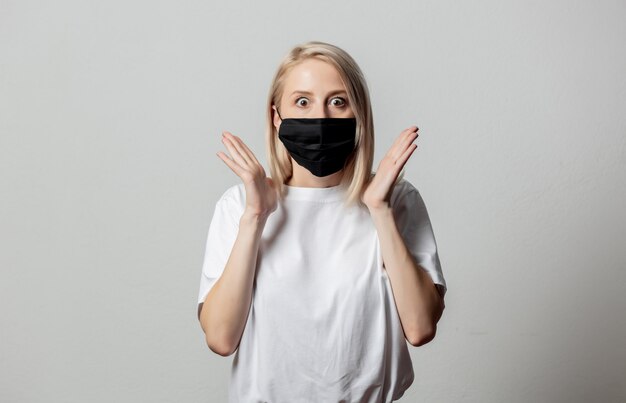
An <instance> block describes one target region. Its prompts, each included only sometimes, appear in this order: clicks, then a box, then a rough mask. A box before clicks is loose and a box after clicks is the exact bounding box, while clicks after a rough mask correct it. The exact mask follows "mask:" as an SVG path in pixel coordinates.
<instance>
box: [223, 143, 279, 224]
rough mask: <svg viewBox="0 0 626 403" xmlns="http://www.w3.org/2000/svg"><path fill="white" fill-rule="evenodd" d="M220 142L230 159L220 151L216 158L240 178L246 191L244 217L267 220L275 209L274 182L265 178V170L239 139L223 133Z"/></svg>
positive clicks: (275, 193) (275, 192)
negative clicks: (228, 153)
mask: <svg viewBox="0 0 626 403" xmlns="http://www.w3.org/2000/svg"><path fill="white" fill-rule="evenodd" d="M222 142H223V143H224V145H225V146H226V148H228V151H229V152H230V154H231V155H232V159H231V158H229V157H228V156H227V155H226V154H225V153H224V152H222V151H220V152H218V153H217V156H218V157H220V159H221V160H222V161H224V163H225V164H226V165H227V166H228V167H229V168H230V169H231V170H232V171H233V172H234V173H235V174H237V176H239V177H240V178H241V181H242V182H243V184H244V187H245V189H246V208H245V211H244V215H249V216H251V217H260V218H267V217H268V216H269V215H270V214H271V213H272V212H274V210H276V207H277V191H276V186H275V184H274V181H273V180H272V178H269V177H266V176H265V169H263V166H262V165H261V164H260V163H259V161H258V160H257V159H256V157H255V156H254V154H253V153H252V151H250V149H249V148H248V146H246V145H245V144H244V142H243V141H242V140H241V139H240V138H239V137H237V136H235V135H234V134H232V133H230V132H223V133H222Z"/></svg>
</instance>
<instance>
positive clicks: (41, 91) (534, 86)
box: [0, 0, 626, 403]
mask: <svg viewBox="0 0 626 403" xmlns="http://www.w3.org/2000/svg"><path fill="white" fill-rule="evenodd" d="M381 3H382V2H381ZM625 17H626V3H624V2H623V1H613V2H612V1H598V2H591V1H589V2H569V1H552V2H539V1H535V2H503V1H483V2H472V3H468V2H434V1H433V2H427V3H426V2H414V1H397V2H388V3H386V4H385V5H384V6H383V5H382V4H380V5H378V4H377V5H374V4H370V5H366V4H364V3H363V2H356V1H352V2H331V1H316V2H308V3H306V4H305V3H302V2H290V1H282V2H279V1H272V2H269V1H268V2H256V3H252V2H250V3H246V4H243V3H241V4H237V3H235V2H221V3H217V2H207V1H187V2H174V1H170V2H166V1H138V0H131V1H106V2H84V1H70V0H63V1H56V2H43V1H40V2H35V1H19V2H18V1H2V2H0V131H1V136H0V189H1V191H2V197H1V198H0V243H1V245H2V247H1V248H0V268H1V269H0V270H1V271H0V273H1V274H0V275H1V279H0V320H1V322H0V323H1V330H0V335H1V343H0V362H1V365H0V401H3V402H5V401H6V402H148V401H150V402H209V401H210V402H224V401H226V393H227V381H228V378H229V369H230V364H231V361H232V357H233V356H231V357H229V358H224V357H221V356H218V355H215V354H214V353H212V352H211V351H210V350H209V349H208V348H207V347H206V345H205V344H204V339H203V334H202V330H201V328H200V326H199V323H198V321H197V318H196V298H197V292H198V286H199V276H200V270H201V263H202V258H203V252H204V249H203V248H204V242H205V239H206V231H207V230H208V224H209V221H210V218H211V215H212V212H213V206H214V203H215V201H216V200H217V198H218V197H219V195H221V193H222V192H223V191H224V190H225V189H226V187H227V186H230V185H232V184H235V183H237V182H238V180H239V178H238V177H237V176H236V175H234V174H233V173H232V172H231V171H230V170H229V169H228V167H226V165H224V163H223V162H222V161H221V160H220V159H219V158H218V157H217V156H216V155H215V153H216V152H217V151H218V150H223V149H224V147H223V145H222V143H221V141H220V137H221V131H222V130H229V131H231V132H233V133H235V134H236V135H239V136H240V137H242V138H243V139H244V140H245V141H246V142H247V144H248V145H250V146H251V147H252V149H253V150H254V151H255V152H256V154H257V156H258V157H259V159H260V160H261V161H262V162H263V163H264V165H265V166H266V167H267V164H266V161H267V160H266V156H265V153H264V152H265V150H264V145H263V131H262V129H263V123H264V107H265V101H266V96H267V90H268V87H269V83H270V80H271V77H272V75H273V73H274V71H275V68H276V67H277V65H278V62H279V60H280V58H281V57H282V56H283V55H284V54H285V53H286V52H287V51H288V50H289V49H290V48H291V47H292V46H293V45H295V44H297V43H300V42H304V41H307V40H323V41H328V42H331V43H334V44H336V45H338V46H340V47H343V48H344V49H345V50H347V51H348V52H349V53H351V54H352V55H353V57H354V58H355V59H356V60H357V62H358V63H359V64H360V66H361V68H362V69H363V70H364V72H365V74H366V77H367V79H368V82H369V85H370V90H371V95H372V98H373V107H374V114H375V116H374V119H375V124H376V130H377V150H376V155H377V158H376V164H377V163H378V161H379V160H380V157H381V156H382V155H383V154H384V153H385V152H386V150H387V148H388V147H389V146H390V145H391V142H392V139H394V138H395V137H396V136H397V135H398V134H399V132H400V131H401V130H402V129H403V128H405V127H408V126H409V125H411V124H416V125H418V126H419V127H420V137H419V139H418V140H417V144H418V145H419V148H418V149H417V150H416V152H415V153H414V154H413V156H412V157H411V159H410V160H409V162H408V164H407V168H406V177H407V178H408V179H409V180H411V181H412V182H413V183H414V184H415V185H416V186H417V187H418V189H419V190H420V192H421V194H422V196H423V197H424V200H425V202H426V204H427V206H428V209H429V213H430V216H431V220H432V222H433V227H434V231H435V235H436V237H437V241H438V245H439V251H440V257H441V262H442V267H443V270H444V274H445V275H446V280H447V282H448V287H449V290H448V294H447V296H446V303H447V308H446V311H445V313H444V316H443V318H442V319H441V321H440V322H439V328H438V334H437V337H436V339H435V340H434V341H432V342H431V343H430V344H427V345H425V346H423V347H419V348H414V347H411V353H412V357H413V360H414V366H415V372H416V380H415V383H414V384H413V386H412V387H411V389H409V391H408V392H407V393H406V394H405V397H404V398H403V399H402V401H406V402H568V403H569V402H590V401H594V402H595V401H597V402H618V401H619V402H623V401H626V382H625V380H626V378H625V376H624V374H626V343H625V340H626V315H625V314H624V311H625V309H626V275H625V274H624V270H625V269H626V264H625V263H626V248H625V245H626V234H625V232H626V213H624V210H623V208H624V205H625V201H626V200H625V199H626V189H625V183H626V175H625V172H626V169H625V165H626V149H625V147H626V141H625V135H626V119H625V116H626V113H625V112H626V73H625V72H626V46H624V39H625V38H626V24H624V21H625V20H626V18H625Z"/></svg>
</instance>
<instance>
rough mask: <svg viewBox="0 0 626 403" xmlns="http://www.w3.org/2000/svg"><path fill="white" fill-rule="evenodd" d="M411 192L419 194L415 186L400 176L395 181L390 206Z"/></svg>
mask: <svg viewBox="0 0 626 403" xmlns="http://www.w3.org/2000/svg"><path fill="white" fill-rule="evenodd" d="M412 192H415V195H419V192H418V191H417V188H416V187H415V186H414V185H413V184H412V183H411V182H409V181H408V180H407V179H405V178H401V179H400V180H399V181H397V182H396V183H395V185H394V188H393V191H392V192H391V199H390V200H389V202H390V204H391V205H392V206H395V205H397V204H398V203H399V202H401V201H402V200H403V199H404V198H405V197H406V196H407V195H409V194H411V193H412Z"/></svg>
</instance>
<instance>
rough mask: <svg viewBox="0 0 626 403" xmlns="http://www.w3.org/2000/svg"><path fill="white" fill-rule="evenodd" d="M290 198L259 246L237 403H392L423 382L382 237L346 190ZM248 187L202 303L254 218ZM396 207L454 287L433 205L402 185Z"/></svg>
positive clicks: (425, 259) (304, 191)
mask: <svg viewBox="0 0 626 403" xmlns="http://www.w3.org/2000/svg"><path fill="white" fill-rule="evenodd" d="M282 186H285V187H286V188H287V190H288V191H287V194H286V197H285V199H284V200H283V201H280V200H279V202H278V207H277V209H276V210H275V211H274V212H273V213H272V214H271V215H270V216H269V217H268V219H267V221H266V224H265V227H264V230H263V234H262V237H261V242H260V246H259V252H258V258H257V268H256V279H255V282H254V286H253V296H252V305H251V307H250V312H249V315H248V318H247V323H246V326H245V329H244V331H243V334H242V337H241V341H240V344H239V347H238V349H237V351H236V352H235V357H234V360H233V364H232V370H231V378H230V385H229V400H230V402H272V403H282V402H289V403H296V402H391V401H394V400H397V399H399V398H400V397H401V396H402V395H403V394H404V391H405V390H406V389H407V388H408V387H409V386H410V385H411V384H412V383H413V379H414V373H413V366H412V362H411V357H410V355H409V351H408V346H407V340H406V338H405V336H404V332H403V330H402V325H401V322H400V318H399V316H398V312H397V309H396V305H395V301H394V298H393V293H392V288H391V282H390V279H389V277H388V276H387V272H386V270H385V269H384V267H383V263H382V255H381V250H380V245H379V241H378V235H377V232H376V227H375V226H374V223H373V221H372V219H371V216H370V214H369V211H368V210H367V208H365V207H357V206H353V207H350V208H346V207H344V206H343V205H342V200H341V198H342V197H343V194H342V192H343V188H342V187H341V185H338V186H334V187H329V188H308V187H294V186H288V185H282ZM245 200H246V194H245V188H244V185H243V184H242V183H240V184H237V185H234V186H232V187H230V188H228V189H227V190H226V191H225V192H224V194H223V195H222V196H221V198H220V199H219V200H218V201H217V203H216V206H215V211H214V214H213V218H212V221H211V224H210V227H209V231H208V237H207V243H206V251H205V256H204V264H203V268H202V275H201V280H200V293H199V296H198V303H201V302H204V299H205V297H206V295H207V294H208V292H209V290H210V289H211V287H212V286H213V285H214V284H215V281H216V280H217V279H218V278H219V276H220V275H221V273H222V272H223V269H224V266H225V265H226V262H227V260H228V257H229V255H230V251H231V249H232V246H233V244H234V242H235V238H236V236H237V231H238V226H239V219H240V217H241V215H242V213H243V211H244V208H245ZM390 204H391V206H392V208H393V211H394V218H395V221H396V223H397V225H398V229H399V232H400V233H401V235H402V237H403V239H404V240H405V243H406V245H407V248H408V250H409V251H410V253H411V255H412V256H413V257H415V259H416V261H417V263H418V264H419V265H420V266H421V267H423V268H424V269H425V270H426V272H427V273H428V274H429V275H430V276H431V278H432V279H433V282H435V283H437V284H441V285H442V286H443V287H444V292H445V290H446V289H447V287H446V283H445V279H444V277H443V273H442V271H441V265H440V262H439V256H438V253H437V244H436V242H435V238H434V234H433V230H432V226H431V223H430V219H429V217H428V213H427V210H426V206H425V205H424V202H423V200H422V198H421V196H420V194H419V192H418V191H417V189H416V188H415V187H414V186H413V185H412V184H411V183H410V182H408V181H407V180H406V179H404V178H403V179H401V180H400V181H399V182H398V183H397V184H396V186H395V187H394V189H393V191H392V196H391V200H390Z"/></svg>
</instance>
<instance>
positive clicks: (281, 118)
mask: <svg viewBox="0 0 626 403" xmlns="http://www.w3.org/2000/svg"><path fill="white" fill-rule="evenodd" d="M276 112H277V113H278V117H279V118H280V120H283V117H282V116H280V111H279V110H278V107H276Z"/></svg>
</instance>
